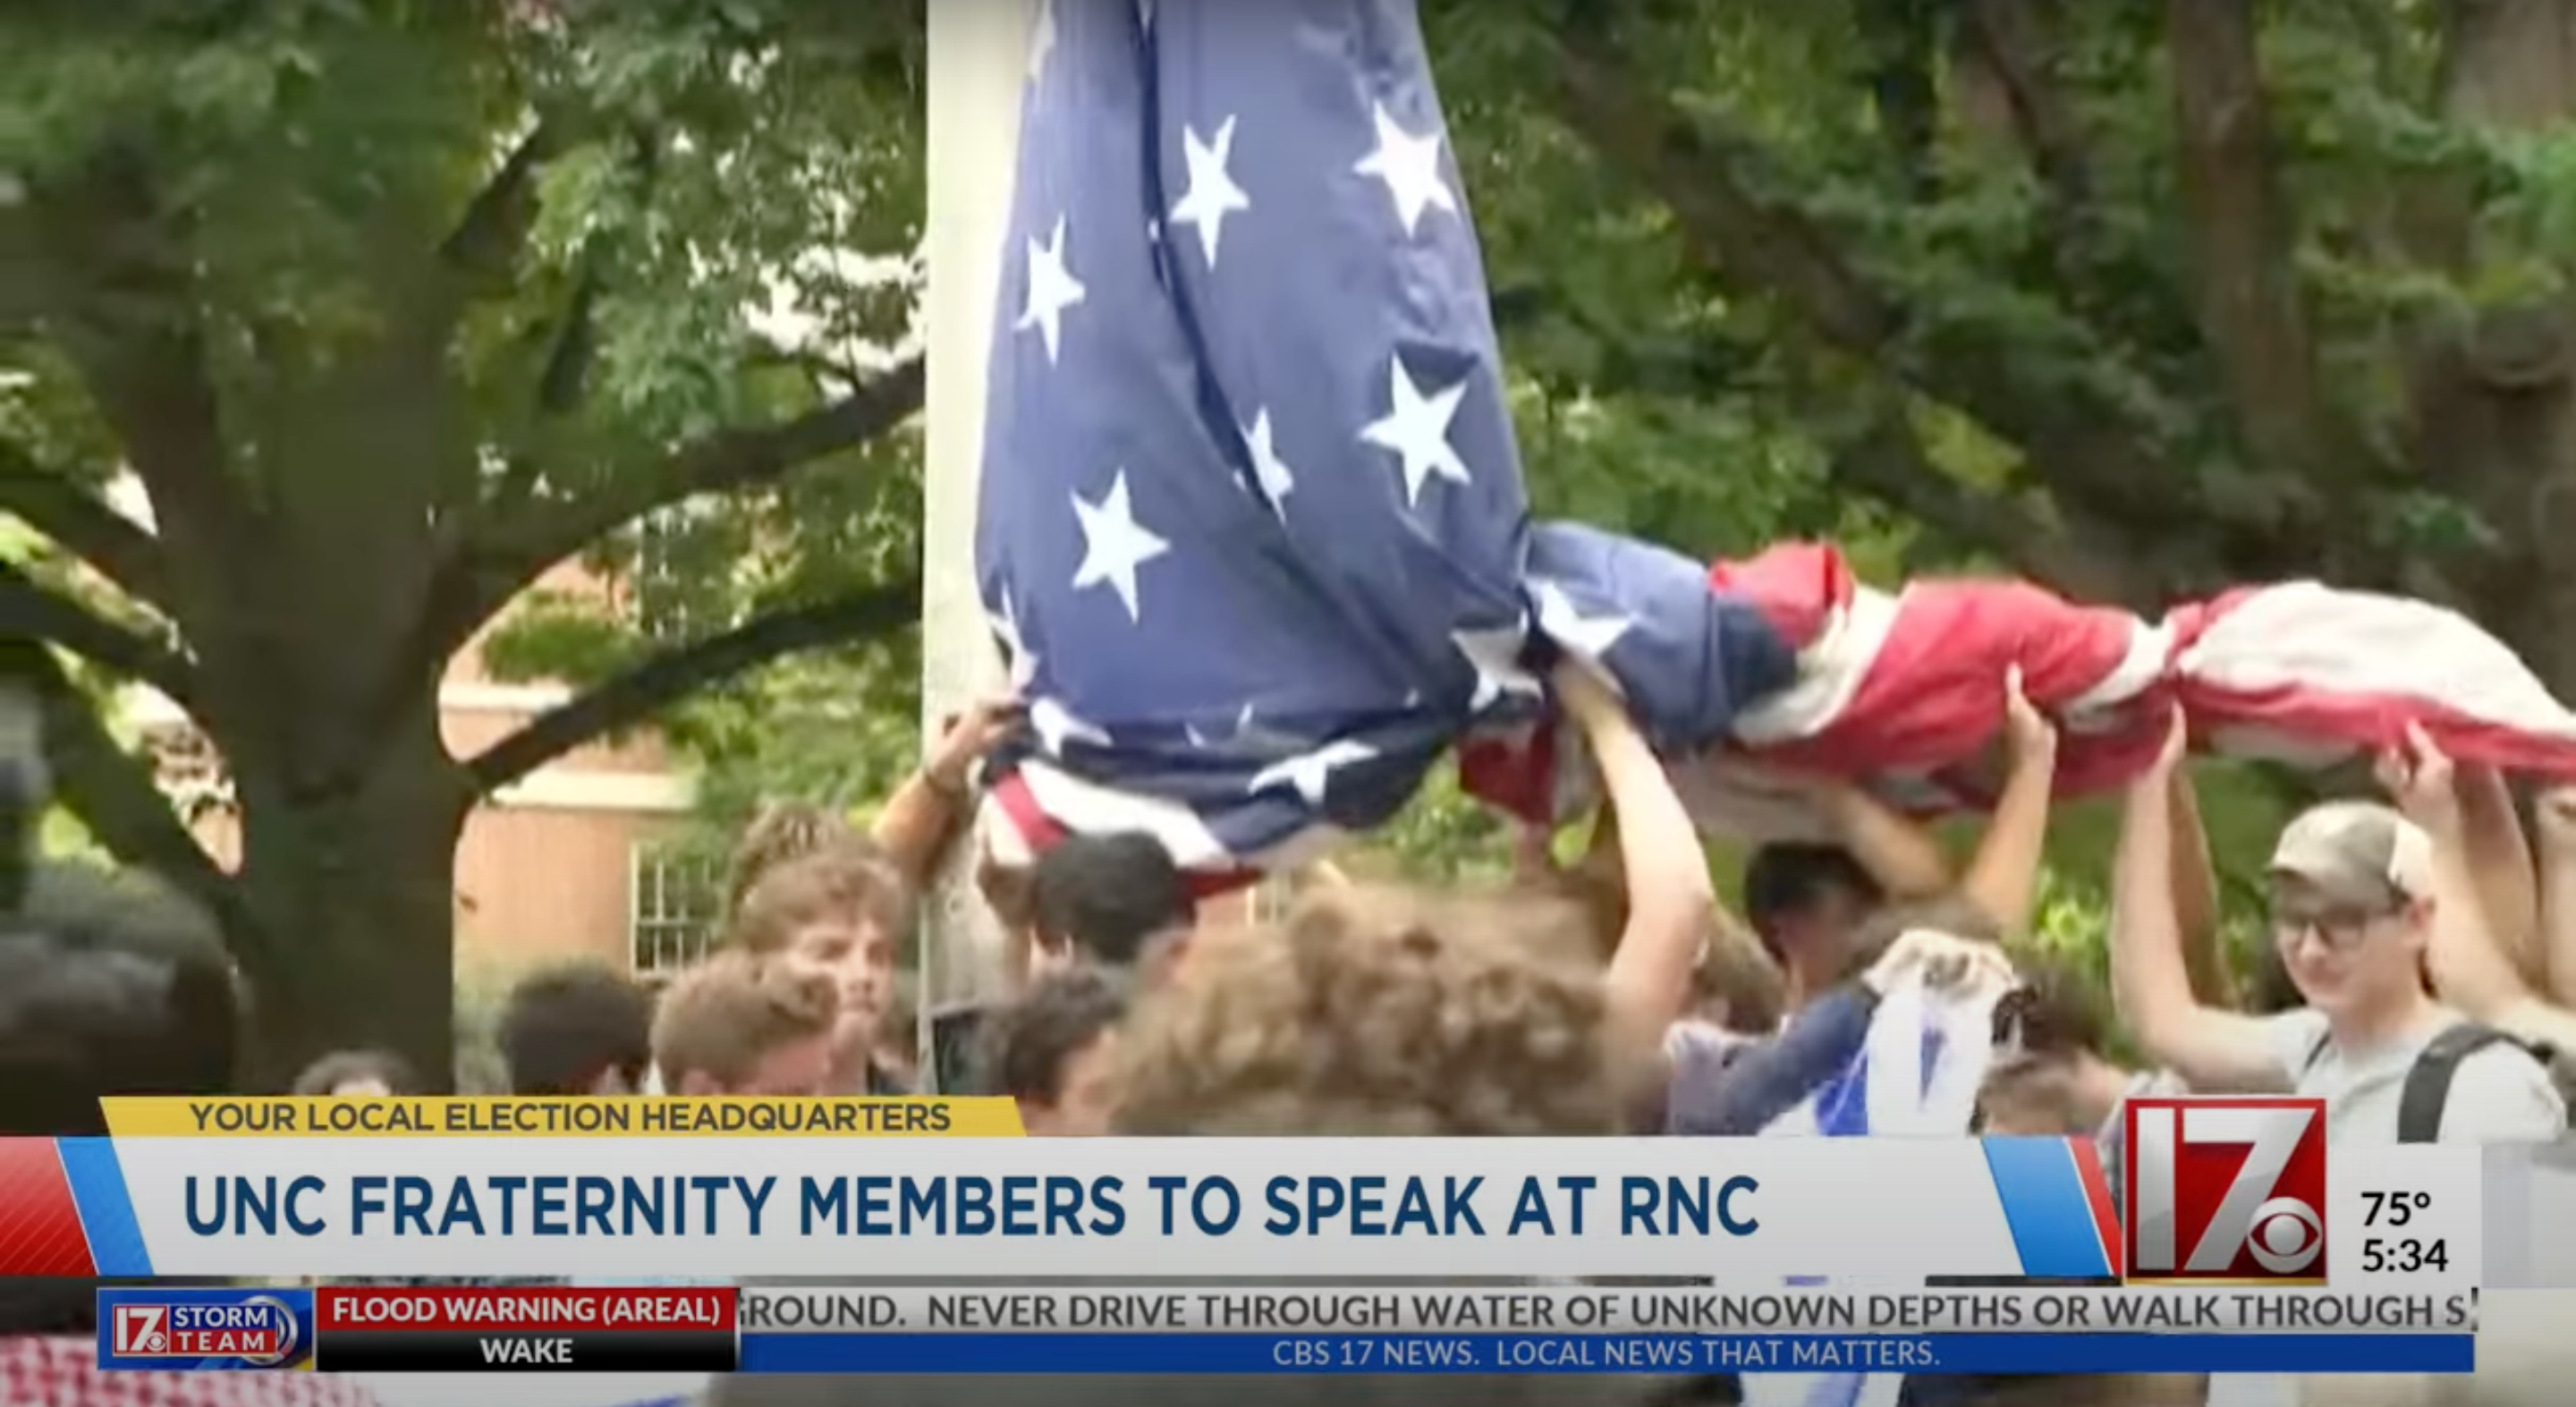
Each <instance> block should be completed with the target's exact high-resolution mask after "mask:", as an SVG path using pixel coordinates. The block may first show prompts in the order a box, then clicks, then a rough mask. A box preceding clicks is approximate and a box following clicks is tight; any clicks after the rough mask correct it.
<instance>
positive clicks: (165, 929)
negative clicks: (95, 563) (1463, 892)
mask: <svg viewBox="0 0 2576 1407" xmlns="http://www.w3.org/2000/svg"><path fill="white" fill-rule="evenodd" d="M39 722H40V720H39V719H38V717H37V714H36V709H35V705H34V703H33V702H32V701H31V700H30V699H29V698H28V697H27V696H26V695H25V694H23V693H21V692H19V691H17V690H15V689H13V688H10V687H8V686H6V685H0V1135H19V1136H26V1137H46V1136H58V1137H59V1136H80V1135H98V1134H104V1133H106V1132H107V1120H106V1116H105V1114H104V1113H103V1112H102V1111H101V1110H100V1108H99V1103H98V1102H99V1100H101V1099H103V1098H110V1097H114V1096H117V1095H132V1094H162V1095H214V1094H229V1093H231V1092H232V1090H233V1064H234V1058H235V1054H236V1050H237V1046H238V1043H239V1038H240V1003H239V999H238V994H237V990H236V988H235V985H234V974H233V967H232V962H231V960H230V959H229V958H228V957H227V956H226V955H225V953H224V947H223V935H222V934H221V932H219V931H218V930H217V929H216V927H215V924H214V921H213V919H212V918H210V917H209V916H208V915H207V914H206V913H205V912H204V911H203V910H202V909H199V908H198V907H197V906H196V905H195V904H193V903H190V902H189V901H188V900H187V899H185V898H182V897H181V896H180V895H179V893H178V891H176V890H174V889H171V888H170V887H169V886H167V885H165V884H163V883H161V882H160V881H158V880H157V879H155V878H153V877H152V876H150V875H148V874H145V873H143V872H141V871H113V870H104V869H98V868H94V867H92V866H88V865H73V864H48V863H44V862H41V861H39V860H38V859H37V858H36V837H35V831H36V826H37V822H38V820H39V819H40V818H41V817H42V816H43V815H44V813H45V808H46V806H47V804H48V800H49V793H48V791H47V789H46V786H45V778H44V768H43V766H42V763H41V758H40V756H39V754H38V751H37V749H38V747H39V746H40V742H41V738H40V733H39V729H38V724H39ZM100 1283H102V1282H99V1281H95V1280H87V1279H66V1278H29V1277H0V1335H20V1334H77V1335H86V1334H89V1333H91V1332H94V1331H95V1328H96V1325H97V1322H98V1295H97V1288H98V1286H99V1284H100ZM156 1283H158V1284H162V1285H173V1284H180V1283H186V1282H183V1281H170V1280H162V1281H158V1282H156Z"/></svg>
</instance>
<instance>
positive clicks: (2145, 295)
mask: <svg viewBox="0 0 2576 1407" xmlns="http://www.w3.org/2000/svg"><path fill="white" fill-rule="evenodd" d="M1432 18H1433V24H1432V31H1433V32H1432V38H1433V41H1434V44H1435V52H1436V53H1437V54H1438V55H1439V57H1440V59H1441V69H1442V77H1443V80H1444V85H1445V92H1446V94H1447V96H1448V98H1449V101H1450V106H1451V109H1452V111H1451V116H1452V123H1451V127H1452V132H1453V135H1454V137H1455V139H1456V141H1457V143H1458V146H1459V149H1460V155H1461V161H1462V163H1463V164H1464V166H1465V167H1466V175H1467V183H1468V186H1469V189H1470V191H1471V192H1472V193H1473V195H1474V196H1475V198H1476V201H1477V206H1478V215H1479V219H1480V224H1481V226H1482V230H1483V233H1484V235H1485V238H1486V243H1487V251H1488V258H1489V260H1490V262H1491V264H1492V269H1493V278H1494V282H1495V284H1496V287H1497V289H1498V294H1497V303H1498V313H1499V318H1500V321H1501V322H1502V324H1503V326H1504V329H1505V341H1506V347H1507V350H1508V351H1509V353H1510V354H1511V356H1512V357H1513V359H1514V362H1515V365H1516V366H1518V367H1519V368H1521V369H1522V370H1524V371H1526V372H1528V373H1529V374H1530V375H1532V376H1533V377H1535V378H1537V379H1538V380H1539V381H1541V382H1542V383H1544V384H1548V385H1550V386H1553V387H1555V388H1557V389H1558V392H1559V394H1560V395H1570V394H1573V393H1575V392H1577V391H1579V392H1580V393H1581V394H1582V395H1584V396H1586V397H1589V398H1591V399H1593V400H1595V401H1597V402H1599V403H1602V404H1605V405H1609V406H1613V407H1615V408H1617V409H1616V413H1617V414H1618V415H1620V416H1622V417H1624V418H1626V419H1628V420H1629V421H1631V422H1632V423H1638V424H1650V425H1656V426H1660V427H1663V428H1664V431H1665V433H1664V435H1663V437H1662V443H1661V444H1660V445H1655V446H1649V445H1642V444H1641V445H1639V446H1638V448H1639V449H1641V450H1643V451H1646V452H1647V453H1649V454H1651V455H1654V456H1655V457H1654V458H1653V459H1650V460H1648V461H1646V462H1641V463H1639V464H1637V465H1636V466H1635V467H1634V469H1633V470H1632V471H1631V472H1632V476H1633V477H1634V478H1635V479H1637V480H1639V481H1642V482H1645V483H1648V484H1651V485H1658V486H1661V485H1668V484H1671V483H1673V482H1674V481H1679V480H1688V479H1699V480H1707V481H1715V482H1716V483H1717V484H1718V485H1722V487H1708V488H1692V487H1688V486H1683V487H1679V488H1659V489H1658V491H1659V492H1663V493H1665V494H1666V495H1667V496H1668V497H1672V498H1674V499H1675V501H1676V503H1677V504H1678V505H1679V507H1678V508H1677V509H1676V510H1675V511H1673V513H1672V516H1671V519H1670V521H1671V522H1672V523H1673V525H1674V527H1675V528H1676V529H1677V531H1676V532H1672V533H1667V534H1663V535H1664V536H1666V538H1667V540H1670V541H1676V542H1689V543H1696V544H1697V545H1726V544H1725V539H1726V538H1727V537H1728V536H1729V534H1727V533H1725V532H1723V531H1720V532H1718V533H1716V534H1714V535H1715V536H1716V537H1717V538H1718V539H1719V541H1718V542H1716V543H1714V544H1711V543H1708V542H1707V541H1706V540H1705V539H1706V537H1707V536H1709V535H1710V534H1709V533H1708V532H1707V519H1708V518H1709V516H1710V514H1709V512H1708V511H1706V510H1708V509H1709V508H1711V507H1712V506H1715V507H1717V508H1719V509H1722V508H1723V506H1724V505H1726V504H1727V503H1728V501H1729V497H1730V496H1733V497H1734V498H1736V499H1738V500H1741V499H1743V498H1745V497H1747V496H1751V497H1752V498H1753V499H1755V500H1756V503H1757V506H1758V504H1759V502H1760V501H1761V500H1763V498H1764V496H1766V495H1767V496H1769V499H1770V500H1771V501H1773V502H1775V503H1777V504H1779V505H1780V506H1783V507H1785V508H1787V509H1789V510H1790V511H1788V512H1786V513H1784V514H1780V515H1776V516H1775V518H1774V522H1791V523H1796V522H1802V521H1803V522H1807V523H1811V524H1813V523H1820V522H1822V521H1823V520H1824V519H1825V518H1827V517H1829V516H1830V514H1831V512H1832V511H1833V507H1832V506H1833V505H1835V504H1837V503H1838V502H1848V501H1853V500H1866V501H1869V502H1873V503H1876V504H1879V505H1883V506H1885V507H1889V508H1893V509H1895V510H1897V511H1898V512H1899V513H1901V514H1902V515H1903V516H1904V517H1905V518H1907V519H1910V520H1911V521H1913V522H1914V523H1916V524H1919V525H1920V526H1921V527H1922V528H1923V529H1924V530H1925V532H1924V535H1923V538H1922V542H1923V543H1924V544H1925V546H1926V547H1928V548H1929V549H1931V550H1935V551H1939V552H1944V553H1946V554H1948V555H1950V556H1952V557H1953V558H1954V559H1955V558H1956V557H1957V556H1958V555H1959V554H1962V553H1972V554H1976V555H1977V556H1979V557H1982V558H1983V559H1985V560H1988V561H1991V562H1995V563H1999V564H2002V565H2005V566H2009V567H2011V568H2014V569H2017V570H2020V571H2022V572H2025V573H2028V574H2030V575H2033V576H2035V577H2037V578H2040V579H2042V580H2045V581H2047V582H2049V583H2051V584H2054V585H2056V586H2058V587H2060V588H2061V589H2066V590H2069V591H2072V592H2076V593H2080V594H2083V595H2086V596H2089V597H2093V598H2096V599H2105V600H2110V601H2116V602H2121V603H2125V604H2128V605H2131V606H2133V607H2138V608H2147V609H2151V608H2154V607H2156V606H2158V605H2160V604H2161V603H2162V602H2164V601H2166V600H2169V599H2172V598H2174V597H2176V596H2179V595H2185V594H2195V595H2196V594H2202V593H2206V592H2208V591H2210V590H2213V589H2216V588H2218V587H2221V586H2223V585H2226V584H2230V583H2234V582H2242V581H2248V580H2269V579H2280V578H2284V577H2296V576H2316V577H2322V578H2324V579H2327V580H2331V581H2334V582H2337V583H2338V584H2342V585H2347V586H2356V587H2365V588H2380V589H2395V590H2400V591H2405V592H2409V593H2413V594H2417V595H2421V596H2425V597H2428V598H2431V599H2434V600H2438V601H2442V602H2445V603H2447V604H2452V605H2455V606H2458V607H2461V608H2463V609H2465V610H2467V611H2468V612H2469V613H2471V614H2472V615H2474V616H2475V617H2476V618H2478V619H2479V620H2481V621H2482V622H2483V623H2485V624H2486V625H2487V626H2488V627H2489V628H2491V629H2493V630H2495V631H2496V632H2497V633H2498V634H2499V635H2500V636H2501V637H2503V638H2504V639H2505V640H2506V641H2508V642H2509V643H2511V644H2513V645H2514V646H2516V647H2517V648H2518V649H2520V650H2521V652H2522V653H2523V655H2524V657H2525V658H2526V659H2528V660H2529V661H2530V662H2531V663H2532V665H2533V667H2534V668H2535V669H2536V670H2537V671H2538V672H2539V673H2540V674H2541V675H2542V677H2543V678H2545V679H2547V680H2548V681H2550V682H2551V683H2552V684H2553V685H2554V686H2556V687H2557V689H2558V691H2559V692H2560V693H2561V695H2562V696H2566V695H2570V694H2576V632H2569V631H2568V630H2566V629H2565V628H2564V627H2563V625H2562V624H2561V622H2563V621H2565V620H2567V619H2570V618H2576V559H2571V558H2570V557H2569V555H2568V554H2567V553H2565V552H2564V551H2560V550H2557V544H2559V543H2560V542H2562V541H2563V540H2565V537H2566V534H2567V532H2568V529H2569V526H2570V514H2571V512H2576V300H2571V298H2570V296H2569V295H2570V290H2569V285H2568V273H2569V252H2570V251H2571V250H2576V238H2571V236H2576V139H2571V138H2570V137H2569V135H2568V132H2569V130H2570V129H2569V128H2568V126H2567V125H2566V119H2567V117H2568V116H2569V115H2570V114H2571V112H2576V41H2571V39H2570V36H2571V35H2576V0H2446V2H2445V0H2404V2H2403V3H2359V2H2358V0H2270V3H2262V4H2253V3H2245V0H2163V3H2160V4H2146V3H2120V4H2074V3H2069V2H2068V0H1829V2H1828V3H1820V4H1819V3H1800V4H1790V3H1757V4H1751V5H1745V4H1721V3H1716V2H1715V0H1654V3H1648V0H1621V2H1620V3H1613V4H1608V5H1598V4H1585V5H1582V6H1579V7H1570V6H1567V5H1565V4H1562V3H1556V2H1555V0H1529V3H1525V4H1520V5H1480V6H1477V7H1474V8H1473V9H1469V8H1468V7H1466V6H1464V5H1444V6H1439V7H1437V8H1435V12H1434V14H1433V17H1432ZM1783 422H1787V423H1788V425H1789V428H1790V431H1791V434H1790V436H1789V439H1791V440H1792V441H1799V442H1803V445H1804V446H1805V450H1804V453H1803V455H1793V456H1791V458H1793V459H1796V460H1798V461H1799V462H1798V463H1797V464H1796V465H1795V466H1794V472H1792V473H1790V474H1789V475H1788V476H1787V477H1786V478H1785V479H1784V478H1783V476H1782V475H1781V474H1780V473H1779V472H1777V471H1778V469H1779V467H1780V456H1779V455H1777V454H1776V453H1773V452H1772V450H1771V448H1770V446H1772V445H1775V444H1777V443H1778V441H1777V439H1776V438H1771V439H1766V438H1764V437H1762V436H1758V435H1748V433H1747V432H1748V430H1749V429H1765V428H1773V427H1779V426H1781V425H1782V424H1783ZM1783 484H1785V485H1787V489H1786V490H1783V489H1782V487H1781V486H1782V485H1783ZM1692 504H1697V505H1699V506H1700V508H1701V510H1702V511H1700V512H1698V514H1697V518H1696V520H1694V517H1693V514H1692V513H1691V512H1690V511H1687V510H1688V509H1689V506H1690V505H1692ZM1771 525H1772V524H1770V523H1766V524H1764V526H1766V527H1767V526H1771ZM1721 526H1722V525H1721Z"/></svg>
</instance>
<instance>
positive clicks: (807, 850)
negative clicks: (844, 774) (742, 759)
mask: <svg viewBox="0 0 2576 1407" xmlns="http://www.w3.org/2000/svg"><path fill="white" fill-rule="evenodd" d="M859 834H860V832H859V830H858V828H857V827H855V826H853V825H851V824H850V822H849V819H848V818H847V817H845V816H842V815H841V814H840V813H838V812H836V811H832V810H829V809H827V808H825V807H821V806H815V805H811V804H809V803H806V802H802V801H789V802H781V803H777V804H775V805H771V806H765V807H763V808H761V812H760V814H759V815H757V816H755V817H753V818H752V821H751V824H750V825H747V826H745V827H743V829H742V838H741V839H740V840H738V841H736V842H735V843H734V849H733V856H732V863H731V864H730V865H728V866H727V868H726V873H725V912H726V913H727V914H732V913H734V912H737V911H738V910H740V909H741V908H742V901H743V899H744V897H745V896H747V895H749V894H750V893H751V890H752V887H753V886H754V885H757V884H758V883H760V879H761V876H763V875H765V874H768V873H769V872H770V871H771V870H774V869H777V868H778V867H779V866H781V865H784V864H787V863H788V862H790V861H793V860H801V859H803V858H805V857H806V856H808V855H811V854H814V853H815V852H817V851H821V850H829V849H831V848H833V847H834V846H837V845H843V844H846V843H848V842H850V841H852V840H855V839H857V838H858V837H859Z"/></svg>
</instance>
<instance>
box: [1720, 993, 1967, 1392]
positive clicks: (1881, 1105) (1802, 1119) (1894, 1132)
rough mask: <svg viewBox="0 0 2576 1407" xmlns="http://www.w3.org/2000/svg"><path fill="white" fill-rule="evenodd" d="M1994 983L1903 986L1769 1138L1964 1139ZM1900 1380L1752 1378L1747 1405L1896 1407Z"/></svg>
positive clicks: (1891, 1376) (1879, 1376)
mask: <svg viewBox="0 0 2576 1407" xmlns="http://www.w3.org/2000/svg"><path fill="white" fill-rule="evenodd" d="M2005 991H2006V988H2005V987H2004V986H2002V985H1999V984H1997V983H1993V982H1985V983H1980V984H1977V985H1975V986H1972V987H1969V988H1966V989H1963V990H1955V991H1939V992H1936V991H1930V990H1927V989H1925V988H1924V987H1923V986H1922V985H1921V984H1920V983H1919V982H1912V981H1908V982H1900V983H1898V984H1896V985H1895V986H1894V987H1892V988H1891V989H1890V990H1889V991H1888V993H1887V995H1886V996H1885V997H1884V998H1882V999H1881V1000H1880V1001H1879V1004H1878V1010H1877V1012H1876V1013H1875V1015H1874V1016H1873V1017H1872V1019H1871V1021H1870V1028H1869V1038H1868V1040H1867V1041H1866V1042H1865V1043H1864V1044H1863V1046H1862V1048H1861V1052H1860V1054H1858V1055H1856V1056H1854V1057H1853V1058H1852V1063H1851V1065H1850V1066H1849V1068H1847V1069H1845V1070H1844V1071H1843V1072H1842V1073H1841V1074H1840V1075H1838V1076H1836V1077H1835V1078H1834V1079H1832V1080H1830V1081H1828V1082H1827V1083H1826V1084H1825V1085H1824V1086H1823V1087H1822V1088H1820V1089H1819V1090H1817V1091H1816V1093H1815V1094H1813V1095H1812V1096H1810V1097H1809V1098H1808V1100H1807V1102H1806V1103H1804V1104H1802V1105H1800V1106H1799V1107H1797V1108H1795V1109H1792V1110H1790V1111H1789V1112H1788V1113H1786V1114H1783V1115H1781V1116H1780V1118H1779V1119H1778V1120H1777V1121H1775V1122H1774V1123H1773V1124H1772V1125H1771V1127H1770V1128H1768V1129H1765V1130H1764V1131H1763V1136H1764V1137H1766V1138H1774V1137H1785V1138H1795V1137H1825V1138H1888V1137H1918V1138H1920V1137H1929V1138H1957V1137H1959V1136H1961V1135H1962V1134H1965V1133H1967V1132H1968V1131H1969V1127H1970V1125H1971V1123H1972V1122H1973V1119H1974V1116H1975V1113H1976V1107H1977V1091H1978V1090H1979V1088H1980V1087H1981V1086H1982V1085H1983V1084H1984V1082H1985V1078H1986V1071H1987V1070H1988V1069H1989V1068H1990V1067H1991V1066H1992V1064H1993V1061H1994V1039H1993V1038H1994V1021H1995V1007H1996V1005H1997V1004H1998V1003H1999V1002H2001V1001H2002V999H2003V997H2004V995H2005ZM1904 1382H1905V1378H1904V1375H1903V1374H1901V1373H1874V1374H1863V1373H1814V1374H1808V1373H1796V1374H1792V1373H1771V1374H1748V1375H1746V1376H1745V1378H1744V1396H1745V1401H1746V1403H1748V1404H1749V1407H1895V1404H1896V1401H1897V1396H1898V1393H1899V1392H1900V1391H1901V1390H1902V1388H1903V1386H1904Z"/></svg>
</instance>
